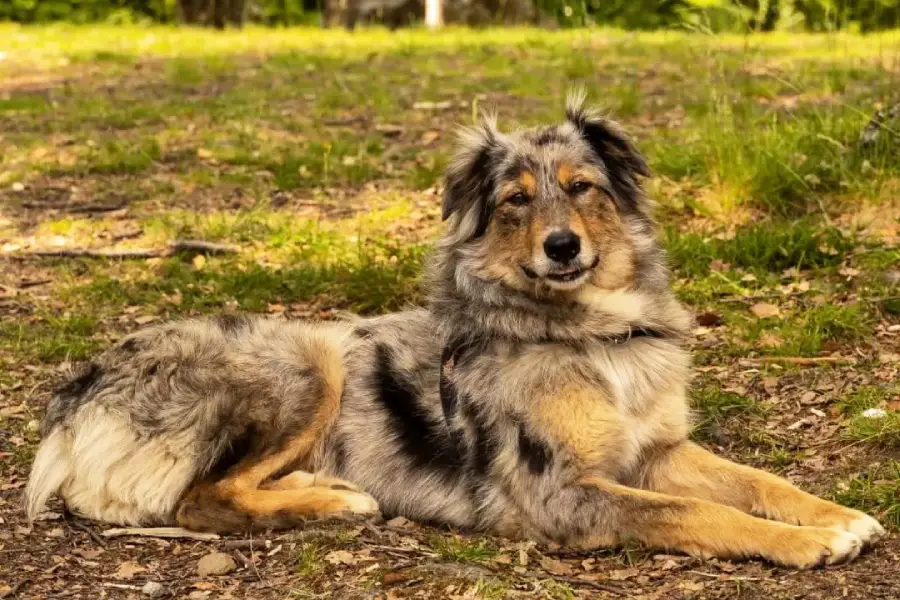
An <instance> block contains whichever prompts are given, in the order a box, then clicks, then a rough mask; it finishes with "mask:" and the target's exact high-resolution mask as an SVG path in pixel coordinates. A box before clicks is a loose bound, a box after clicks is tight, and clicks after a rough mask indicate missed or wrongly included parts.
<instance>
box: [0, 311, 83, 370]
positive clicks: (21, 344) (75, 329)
mask: <svg viewBox="0 0 900 600" xmlns="http://www.w3.org/2000/svg"><path fill="white" fill-rule="evenodd" d="M96 329H97V321H96V320H95V318H94V317H93V316H91V315H87V314H77V315H72V316H66V317H55V316H52V315H47V316H45V317H44V318H43V319H41V320H40V321H38V322H36V323H24V322H21V321H20V322H3V323H0V349H2V350H4V351H8V352H12V353H14V354H15V355H18V356H19V357H20V358H23V359H26V360H38V361H44V362H55V361H59V360H83V359H85V358H87V357H88V356H89V355H90V354H92V353H93V352H95V351H96V350H97V349H98V348H99V347H100V341H98V340H96V339H94V337H93V335H94V333H95V331H96Z"/></svg>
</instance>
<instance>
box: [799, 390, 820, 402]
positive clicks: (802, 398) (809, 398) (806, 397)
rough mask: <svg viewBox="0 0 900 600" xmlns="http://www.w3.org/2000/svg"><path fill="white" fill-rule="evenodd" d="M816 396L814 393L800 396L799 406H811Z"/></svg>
mask: <svg viewBox="0 0 900 600" xmlns="http://www.w3.org/2000/svg"><path fill="white" fill-rule="evenodd" d="M817 396H818V394H816V393H815V392H806V393H805V394H803V395H802V396H800V404H811V403H812V402H813V400H815V399H816V397H817Z"/></svg>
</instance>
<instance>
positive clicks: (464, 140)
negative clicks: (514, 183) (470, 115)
mask: <svg viewBox="0 0 900 600" xmlns="http://www.w3.org/2000/svg"><path fill="white" fill-rule="evenodd" d="M502 150H503V146H502V143H501V134H500V133H499V132H498V131H497V125H496V121H495V120H494V119H493V118H492V117H484V118H483V119H482V120H481V122H480V123H479V124H478V125H477V126H475V127H472V128H467V129H463V130H461V131H460V132H459V142H458V147H457V150H456V154H455V155H454V156H453V159H452V160H451V161H450V165H449V166H448V167H447V171H446V174H445V176H444V198H443V202H442V204H441V219H442V220H447V219H448V218H450V216H451V215H453V214H455V213H459V214H460V218H464V217H465V216H467V215H469V214H470V213H472V214H474V215H476V216H477V219H476V220H477V223H476V224H475V230H474V231H473V233H472V235H473V237H479V236H481V235H482V234H484V232H485V230H486V229H487V226H488V223H489V222H490V218H491V215H492V213H493V210H494V207H493V198H492V196H493V191H494V166H495V165H496V164H497V162H498V161H499V159H500V157H501V154H502ZM473 209H474V210H473Z"/></svg>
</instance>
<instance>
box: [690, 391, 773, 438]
mask: <svg viewBox="0 0 900 600" xmlns="http://www.w3.org/2000/svg"><path fill="white" fill-rule="evenodd" d="M691 408H692V409H693V410H694V412H695V414H696V415H697V421H696V424H695V426H694V437H695V439H698V440H700V441H710V439H711V438H712V437H714V435H713V433H714V429H716V428H719V429H720V428H721V427H722V426H723V425H724V424H725V423H726V422H727V421H728V420H730V419H735V420H739V421H743V422H745V423H746V422H747V421H749V420H751V419H752V418H753V417H760V416H763V415H764V413H765V411H764V409H763V407H762V406H761V405H760V404H759V403H758V402H756V401H755V400H753V399H752V398H748V397H746V396H742V395H740V394H736V393H733V392H726V391H724V390H722V389H721V388H720V387H718V386H717V385H715V384H706V385H701V386H699V387H697V388H695V389H694V390H693V392H692V393H691Z"/></svg>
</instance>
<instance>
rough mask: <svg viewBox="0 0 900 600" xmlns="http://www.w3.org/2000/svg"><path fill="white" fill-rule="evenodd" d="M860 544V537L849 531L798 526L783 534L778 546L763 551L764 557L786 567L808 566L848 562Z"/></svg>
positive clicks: (806, 567) (859, 548)
mask: <svg viewBox="0 0 900 600" xmlns="http://www.w3.org/2000/svg"><path fill="white" fill-rule="evenodd" d="M862 545H863V544H862V540H860V539H859V537H857V536H856V535H854V534H853V533H850V532H849V531H838V530H835V529H828V528H822V527H797V528H794V530H793V531H792V532H791V533H790V534H788V535H784V536H783V537H782V538H781V539H780V540H779V544H778V546H779V547H778V548H777V549H774V551H771V552H768V553H766V555H765V558H767V559H769V560H771V561H773V562H776V563H778V564H780V565H783V566H785V567H792V568H795V569H811V568H814V567H821V566H823V565H838V564H842V563H845V562H849V561H851V560H853V559H854V558H856V557H857V556H858V555H859V553H860V551H861V550H862Z"/></svg>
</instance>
